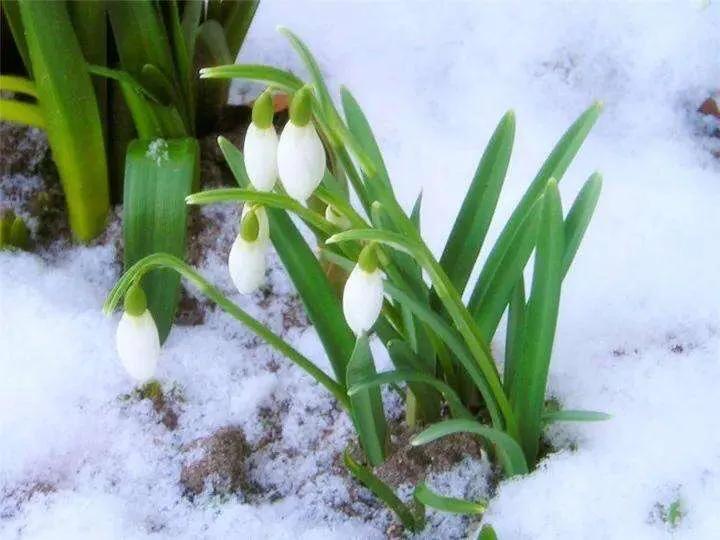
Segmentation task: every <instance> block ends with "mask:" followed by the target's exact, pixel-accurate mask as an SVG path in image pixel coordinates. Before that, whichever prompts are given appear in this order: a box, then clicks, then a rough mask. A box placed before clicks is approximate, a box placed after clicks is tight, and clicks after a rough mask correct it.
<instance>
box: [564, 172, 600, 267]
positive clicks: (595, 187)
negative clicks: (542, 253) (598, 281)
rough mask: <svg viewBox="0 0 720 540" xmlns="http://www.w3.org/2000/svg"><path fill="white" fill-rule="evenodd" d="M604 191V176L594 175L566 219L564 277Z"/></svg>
mask: <svg viewBox="0 0 720 540" xmlns="http://www.w3.org/2000/svg"><path fill="white" fill-rule="evenodd" d="M601 190H602V176H601V175H600V174H598V173H594V174H593V175H592V176H590V178H589V179H588V180H587V182H585V184H584V185H583V187H582V189H581V190H580V193H578V196H577V197H576V198H575V202H573V205H572V206H571V207H570V211H569V212H568V215H567V217H566V218H565V254H564V255H563V276H565V275H566V274H567V272H568V270H569V269H570V265H571V264H572V262H573V259H574V258H575V254H576V253H577V250H578V248H579V247H580V242H582V239H583V236H585V231H586V230H587V228H588V225H589V224H590V220H591V219H592V216H593V213H594V212H595V208H596V206H597V203H598V199H599V198H600V191H601Z"/></svg>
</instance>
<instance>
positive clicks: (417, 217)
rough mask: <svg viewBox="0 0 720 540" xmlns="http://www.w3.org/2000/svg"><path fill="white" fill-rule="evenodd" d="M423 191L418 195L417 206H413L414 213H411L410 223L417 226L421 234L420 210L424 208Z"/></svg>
mask: <svg viewBox="0 0 720 540" xmlns="http://www.w3.org/2000/svg"><path fill="white" fill-rule="evenodd" d="M422 196H423V194H422V191H421V192H420V193H418V196H417V199H415V204H413V208H412V212H411V213H410V221H412V224H413V225H415V228H416V229H417V231H418V232H420V209H421V207H422Z"/></svg>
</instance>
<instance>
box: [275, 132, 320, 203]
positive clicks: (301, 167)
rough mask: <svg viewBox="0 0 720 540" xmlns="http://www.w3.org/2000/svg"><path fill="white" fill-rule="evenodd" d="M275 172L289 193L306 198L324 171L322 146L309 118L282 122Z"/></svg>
mask: <svg viewBox="0 0 720 540" xmlns="http://www.w3.org/2000/svg"><path fill="white" fill-rule="evenodd" d="M277 165H278V172H279V173H280V180H282V183H283V187H284V188H285V191H287V192H288V195H290V196H291V197H293V198H294V199H297V200H298V201H301V202H305V201H306V200H307V199H308V197H310V195H312V193H313V191H315V188H317V187H318V185H319V184H320V182H321V181H322V178H323V175H324V174H325V149H324V148H323V145H322V142H321V141H320V137H319V136H318V134H317V131H315V126H313V123H312V122H309V123H308V124H307V125H305V126H302V127H298V126H296V125H295V124H293V123H292V122H288V123H287V124H285V127H284V128H283V131H282V133H281V134H280V143H279V144H278V153H277Z"/></svg>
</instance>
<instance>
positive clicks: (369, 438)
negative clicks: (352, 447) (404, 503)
mask: <svg viewBox="0 0 720 540" xmlns="http://www.w3.org/2000/svg"><path fill="white" fill-rule="evenodd" d="M375 374H376V372H375V364H374V363H373V358H372V354H371V353H370V345H369V343H368V337H367V335H364V334H363V335H362V336H359V337H358V338H357V342H356V343H355V349H354V350H353V353H352V356H351V357H350V361H349V362H348V365H347V377H346V381H347V384H348V385H352V384H355V383H356V382H358V381H361V380H363V379H366V378H368V377H372V376H374V375H375ZM350 413H351V415H352V419H353V422H354V423H355V429H356V431H357V434H358V438H359V439H360V445H361V446H362V448H363V450H364V452H365V455H366V456H367V458H368V461H369V462H370V464H371V465H374V466H377V465H380V464H382V462H383V461H385V438H386V436H387V424H386V421H385V411H384V410H383V403H382V398H381V396H380V388H378V387H368V388H365V389H363V390H359V391H358V392H355V393H354V394H353V395H352V396H350Z"/></svg>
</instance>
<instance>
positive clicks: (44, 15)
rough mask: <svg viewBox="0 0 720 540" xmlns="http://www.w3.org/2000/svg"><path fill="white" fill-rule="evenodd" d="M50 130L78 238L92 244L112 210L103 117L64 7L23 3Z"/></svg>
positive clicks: (48, 132) (56, 160)
mask: <svg viewBox="0 0 720 540" xmlns="http://www.w3.org/2000/svg"><path fill="white" fill-rule="evenodd" d="M20 14H21V16H22V22H23V27H24V29H25V37H26V40H27V45H28V51H29V54H30V59H31V62H32V64H33V70H34V73H36V74H41V75H40V76H38V77H36V80H35V88H36V89H37V94H38V102H39V104H40V107H41V108H42V111H43V116H44V117H45V123H46V127H45V130H46V132H47V135H48V141H49V142H50V147H51V149H52V154H53V159H54V161H55V164H56V165H57V168H58V172H59V173H60V181H61V183H62V186H63V190H64V192H65V200H66V203H67V207H68V214H69V220H70V228H71V229H72V232H73V236H74V237H75V238H76V239H77V240H80V241H83V242H85V241H88V240H91V239H92V238H94V237H95V236H97V235H98V234H99V233H100V232H101V231H102V230H103V229H104V228H105V222H106V219H107V214H108V211H109V207H110V194H109V181H108V173H107V162H106V157H105V144H104V141H103V130H102V124H101V121H100V113H99V109H98V105H97V101H96V99H95V93H94V90H93V86H92V82H91V81H90V75H89V74H88V72H87V70H86V69H85V59H84V58H83V54H82V51H81V50H80V45H79V43H78V40H77V38H76V37H75V33H74V31H73V28H72V24H71V23H70V18H69V16H68V13H67V10H66V8H65V4H64V3H61V2H48V3H46V2H31V1H27V0H23V1H22V2H21V3H20Z"/></svg>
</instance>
